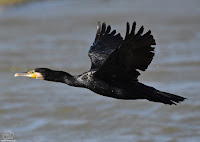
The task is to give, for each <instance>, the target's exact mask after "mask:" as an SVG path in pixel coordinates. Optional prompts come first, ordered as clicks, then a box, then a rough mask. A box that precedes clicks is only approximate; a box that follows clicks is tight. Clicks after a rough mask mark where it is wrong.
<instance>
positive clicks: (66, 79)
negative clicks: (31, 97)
mask: <svg viewBox="0 0 200 142" xmlns="http://www.w3.org/2000/svg"><path fill="white" fill-rule="evenodd" d="M44 80H47V81H53V82H61V83H65V84H68V85H70V86H77V85H78V84H77V79H76V77H75V76H72V75H70V74H69V73H67V72H63V71H53V70H51V72H49V73H48V74H46V75H45V77H44Z"/></svg>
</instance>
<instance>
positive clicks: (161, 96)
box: [142, 84, 186, 105]
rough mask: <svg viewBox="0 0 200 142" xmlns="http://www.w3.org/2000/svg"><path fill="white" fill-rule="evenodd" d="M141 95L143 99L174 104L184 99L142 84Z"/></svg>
mask: <svg viewBox="0 0 200 142" xmlns="http://www.w3.org/2000/svg"><path fill="white" fill-rule="evenodd" d="M142 85H144V84H142ZM143 95H144V97H145V99H147V100H149V101H153V102H161V103H164V104H168V105H172V104H174V105H176V104H177V103H180V102H182V101H184V100H185V99H186V98H184V97H181V96H178V95H174V94H171V93H167V92H162V91H159V90H156V89H155V88H153V87H149V86H146V85H144V86H143Z"/></svg>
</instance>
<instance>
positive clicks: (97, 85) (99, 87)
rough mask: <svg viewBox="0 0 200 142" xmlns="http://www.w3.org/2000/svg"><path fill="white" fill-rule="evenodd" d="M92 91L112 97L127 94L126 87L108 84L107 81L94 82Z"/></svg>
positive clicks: (91, 86)
mask: <svg viewBox="0 0 200 142" xmlns="http://www.w3.org/2000/svg"><path fill="white" fill-rule="evenodd" d="M88 89H90V90H91V91H93V92H95V93H97V94H100V95H103V96H108V97H112V98H122V96H124V94H126V89H125V88H123V87H118V86H115V85H111V84H108V83H106V82H99V81H98V82H93V83H92V84H91V85H90V87H88Z"/></svg>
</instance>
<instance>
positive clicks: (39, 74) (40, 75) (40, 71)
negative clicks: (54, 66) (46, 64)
mask: <svg viewBox="0 0 200 142" xmlns="http://www.w3.org/2000/svg"><path fill="white" fill-rule="evenodd" d="M49 71H50V69H47V68H37V69H34V70H31V71H28V72H23V73H16V74H15V77H19V76H24V77H31V78H35V79H43V80H44V79H45V76H46V75H47V73H48V72H49Z"/></svg>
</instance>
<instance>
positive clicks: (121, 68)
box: [94, 22, 156, 81]
mask: <svg viewBox="0 0 200 142" xmlns="http://www.w3.org/2000/svg"><path fill="white" fill-rule="evenodd" d="M135 28H136V23H135V22H134V23H133V25H132V29H131V32H130V25H129V23H127V29H126V36H125V39H124V40H123V42H122V44H121V45H120V46H119V47H118V48H116V49H115V51H113V52H112V53H111V54H110V56H109V57H108V58H107V60H106V61H105V62H104V64H102V66H101V67H100V68H99V69H98V70H97V71H96V72H95V73H94V76H95V77H98V78H102V79H107V80H125V81H128V80H129V81H131V80H137V77H138V76H139V75H140V73H139V72H138V71H137V69H139V70H142V71H145V70H146V69H147V67H148V65H149V64H150V63H151V61H152V59H153V56H154V52H153V51H154V47H152V46H151V45H156V43H155V40H154V38H153V36H152V35H151V31H148V32H147V33H145V34H143V35H142V33H143V31H144V28H143V26H142V27H141V28H140V29H139V31H138V32H137V33H135Z"/></svg>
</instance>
